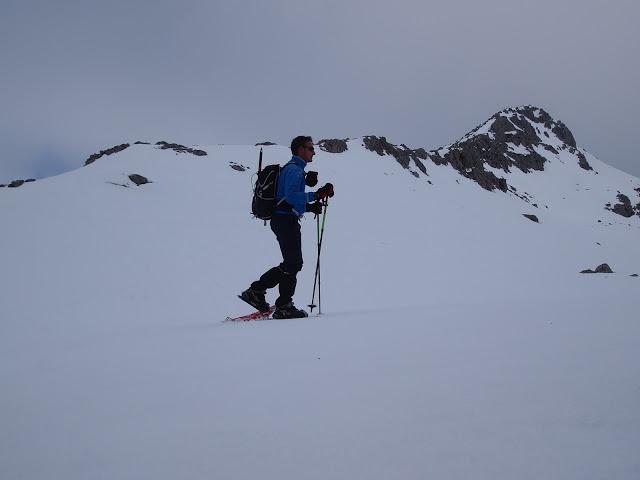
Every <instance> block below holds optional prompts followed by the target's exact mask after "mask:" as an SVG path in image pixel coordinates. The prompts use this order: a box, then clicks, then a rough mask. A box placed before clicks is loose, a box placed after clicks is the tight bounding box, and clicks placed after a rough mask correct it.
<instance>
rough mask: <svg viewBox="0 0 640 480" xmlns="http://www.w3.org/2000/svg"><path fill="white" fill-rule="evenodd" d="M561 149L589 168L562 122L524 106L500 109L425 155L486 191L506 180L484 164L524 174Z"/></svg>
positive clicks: (504, 186) (538, 168)
mask: <svg viewBox="0 0 640 480" xmlns="http://www.w3.org/2000/svg"><path fill="white" fill-rule="evenodd" d="M562 150H568V151H569V152H570V153H571V154H572V155H574V156H575V159H576V164H577V165H578V166H580V167H581V168H582V169H584V170H593V169H592V167H591V165H589V163H588V162H587V159H586V157H585V156H584V154H583V153H582V152H581V151H580V150H578V149H577V145H576V141H575V138H574V137H573V134H572V133H571V131H570V130H569V128H567V126H566V125H565V124H564V123H562V122H561V121H556V120H554V119H553V118H552V117H551V115H549V114H548V113H547V112H546V111H545V110H543V109H542V108H539V107H534V106H532V105H525V106H521V107H516V108H507V109H504V110H501V111H500V112H498V113H496V114H495V115H493V116H492V117H491V118H490V119H489V120H487V121H486V122H484V123H482V124H480V125H478V126H477V127H476V128H474V129H473V130H472V131H471V132H469V133H468V134H467V135H465V136H464V137H462V138H461V139H460V140H458V141H457V142H455V143H453V144H451V145H449V146H448V147H444V148H440V149H438V150H434V151H431V152H429V157H430V158H431V159H432V160H433V161H434V163H436V164H439V165H442V164H449V165H451V166H452V167H453V168H455V169H456V170H457V171H458V172H459V173H460V174H461V175H463V176H465V177H467V178H470V179H472V180H474V181H476V182H477V183H478V184H479V185H480V186H482V187H483V188H485V189H487V190H494V189H496V188H497V189H499V190H502V191H505V192H506V191H507V190H508V189H509V187H508V185H507V182H506V180H505V179H504V178H500V177H498V176H497V175H495V174H494V173H493V172H491V171H487V170H486V169H485V166H487V165H488V166H490V167H491V168H492V169H496V170H502V171H504V172H505V173H509V172H511V170H512V169H513V168H517V169H519V170H521V171H523V172H525V173H529V172H531V171H542V170H544V165H545V162H547V161H548V159H549V155H550V154H551V155H559V153H560V151H562ZM547 152H548V153H547Z"/></svg>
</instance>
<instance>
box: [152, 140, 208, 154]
mask: <svg viewBox="0 0 640 480" xmlns="http://www.w3.org/2000/svg"><path fill="white" fill-rule="evenodd" d="M156 145H159V146H160V149H161V150H173V151H174V152H176V153H190V154H192V155H196V156H198V157H203V156H205V155H207V152H205V151H204V150H197V149H194V148H189V147H185V146H184V145H180V144H178V143H168V142H164V141H160V142H158V143H156Z"/></svg>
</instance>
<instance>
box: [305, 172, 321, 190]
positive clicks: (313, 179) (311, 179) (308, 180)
mask: <svg viewBox="0 0 640 480" xmlns="http://www.w3.org/2000/svg"><path fill="white" fill-rule="evenodd" d="M304 183H305V185H306V186H307V187H315V186H316V185H317V184H318V172H307V173H306V175H305V176H304Z"/></svg>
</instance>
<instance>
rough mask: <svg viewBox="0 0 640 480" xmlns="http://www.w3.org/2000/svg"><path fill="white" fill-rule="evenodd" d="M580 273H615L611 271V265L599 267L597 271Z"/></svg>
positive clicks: (604, 264) (589, 270)
mask: <svg viewBox="0 0 640 480" xmlns="http://www.w3.org/2000/svg"><path fill="white" fill-rule="evenodd" d="M580 273H613V270H611V267H610V266H609V265H607V264H606V263H603V264H602V265H598V266H597V267H596V269H595V270H591V269H588V270H582V271H581V272H580Z"/></svg>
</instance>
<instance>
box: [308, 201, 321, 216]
mask: <svg viewBox="0 0 640 480" xmlns="http://www.w3.org/2000/svg"><path fill="white" fill-rule="evenodd" d="M306 210H307V212H310V213H315V214H316V215H320V214H321V213H322V204H320V203H319V202H313V203H307V208H306Z"/></svg>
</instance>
